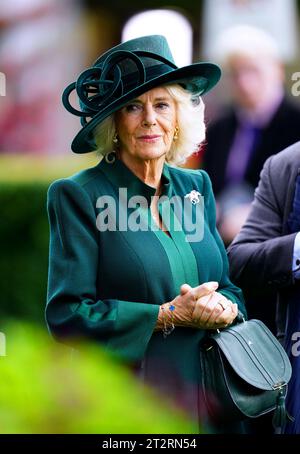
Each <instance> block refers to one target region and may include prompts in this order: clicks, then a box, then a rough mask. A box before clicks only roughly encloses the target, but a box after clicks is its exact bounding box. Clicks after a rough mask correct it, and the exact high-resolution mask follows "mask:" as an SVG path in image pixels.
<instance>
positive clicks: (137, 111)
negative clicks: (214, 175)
mask: <svg viewBox="0 0 300 454" xmlns="http://www.w3.org/2000/svg"><path fill="white" fill-rule="evenodd" d="M115 123H116V131H117V134H118V136H119V151H120V156H121V157H122V154H123V153H128V154H129V155H130V156H131V157H132V158H135V159H138V160H151V159H158V158H160V157H162V156H163V155H165V154H166V153H167V152H168V151H169V150H170V148H171V145H172V140H173V136H174V130H175V127H176V104H175V101H174V99H173V98H172V97H171V96H170V95H169V93H168V91H167V90H166V89H165V88H162V87H160V88H154V89H153V90H150V91H148V92H146V93H144V94H143V95H141V96H139V97H138V98H136V99H135V100H133V101H131V102H130V103H128V104H127V105H126V106H125V107H123V108H122V109H120V110H119V111H118V112H117V113H116V115H115ZM127 157H128V156H127Z"/></svg>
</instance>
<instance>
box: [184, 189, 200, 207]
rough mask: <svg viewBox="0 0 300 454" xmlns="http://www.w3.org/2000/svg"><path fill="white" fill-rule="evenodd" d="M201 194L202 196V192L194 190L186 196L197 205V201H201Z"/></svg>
mask: <svg viewBox="0 0 300 454" xmlns="http://www.w3.org/2000/svg"><path fill="white" fill-rule="evenodd" d="M200 196H201V194H200V192H198V191H195V190H193V191H191V192H189V193H188V194H186V195H185V196H184V198H185V199H189V200H190V202H191V203H192V204H193V205H196V203H199V202H200Z"/></svg>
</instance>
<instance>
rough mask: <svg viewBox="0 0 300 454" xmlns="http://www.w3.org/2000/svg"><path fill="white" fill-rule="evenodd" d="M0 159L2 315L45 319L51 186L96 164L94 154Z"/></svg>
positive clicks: (42, 321) (0, 311)
mask: <svg viewBox="0 0 300 454" xmlns="http://www.w3.org/2000/svg"><path fill="white" fill-rule="evenodd" d="M81 158H82V159H81V161H80V160H79V159H78V157H77V156H76V157H73V156H72V155H70V156H68V157H66V158H62V157H60V158H59V157H53V158H42V157H28V156H27V157H25V156H16V157H7V156H2V157H1V159H0V206H1V221H0V251H1V253H0V289H1V297H0V318H3V317H5V316H13V317H19V318H28V319H32V320H35V321H39V322H41V323H44V307H45V303H46V290H47V272H48V243H49V228H48V219H47V211H46V197H47V188H48V186H49V184H50V183H51V181H53V180H55V179H56V178H61V177H66V176H68V175H71V174H72V173H74V172H76V171H78V170H80V169H83V168H86V167H91V166H92V165H95V164H96V162H97V161H96V158H95V157H94V156H93V155H88V157H81Z"/></svg>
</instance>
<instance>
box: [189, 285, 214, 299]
mask: <svg viewBox="0 0 300 454" xmlns="http://www.w3.org/2000/svg"><path fill="white" fill-rule="evenodd" d="M218 287H219V284H218V282H214V281H211V282H205V283H204V284H201V285H198V287H195V288H194V289H193V290H192V291H193V293H194V296H195V299H199V298H201V296H206V295H209V294H210V293H213V292H215V291H216V290H217V288H218Z"/></svg>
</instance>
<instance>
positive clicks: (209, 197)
mask: <svg viewBox="0 0 300 454" xmlns="http://www.w3.org/2000/svg"><path fill="white" fill-rule="evenodd" d="M201 172H202V175H203V177H204V181H205V190H204V197H205V210H206V213H207V216H208V220H209V228H210V231H211V233H212V235H213V237H214V239H215V241H216V243H217V246H218V248H219V251H220V254H221V257H222V262H223V272H222V277H221V279H220V281H219V288H218V292H220V293H222V295H224V296H225V297H226V298H228V299H229V300H230V301H232V302H233V303H236V304H237V305H238V308H239V311H241V312H242V313H243V315H244V316H245V317H247V312H246V308H245V303H244V297H243V293H242V291H241V289H240V288H238V287H236V286H235V285H234V284H233V283H232V282H231V281H230V279H229V265H228V258H227V254H226V250H225V246H224V243H223V241H222V239H221V237H220V235H219V232H218V230H217V227H216V203H215V197H214V194H213V190H212V184H211V181H210V178H209V176H208V174H207V173H206V172H204V171H203V170H202V171H201Z"/></svg>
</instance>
